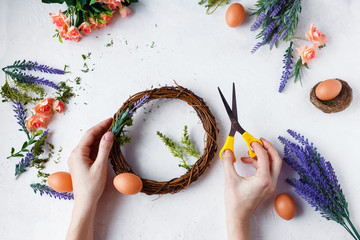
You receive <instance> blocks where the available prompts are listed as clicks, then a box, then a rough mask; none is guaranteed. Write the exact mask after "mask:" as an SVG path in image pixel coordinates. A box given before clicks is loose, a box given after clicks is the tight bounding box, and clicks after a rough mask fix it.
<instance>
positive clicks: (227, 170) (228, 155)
mask: <svg viewBox="0 0 360 240" xmlns="http://www.w3.org/2000/svg"><path fill="white" fill-rule="evenodd" d="M223 158H224V160H223V166H224V175H225V180H227V181H228V180H230V179H231V178H232V177H233V176H238V174H237V172H236V170H235V166H234V160H235V157H234V153H233V152H232V151H231V150H225V152H224V154H223Z"/></svg>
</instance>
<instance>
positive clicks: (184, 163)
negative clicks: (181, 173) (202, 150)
mask: <svg viewBox="0 0 360 240" xmlns="http://www.w3.org/2000/svg"><path fill="white" fill-rule="evenodd" d="M156 135H158V136H159V138H160V139H161V141H162V142H163V143H164V144H165V146H166V147H167V148H168V149H169V151H170V153H171V154H172V155H173V156H174V157H176V158H180V160H181V161H180V164H179V167H182V168H185V169H186V170H190V169H191V168H192V167H193V165H190V164H188V161H189V159H190V157H195V158H196V159H198V158H199V151H198V150H197V149H196V146H195V145H194V144H193V143H192V142H191V140H190V136H189V133H188V129H187V126H186V125H185V126H184V130H183V135H182V137H181V144H182V145H180V144H178V143H176V142H175V141H174V140H172V139H171V138H169V137H167V136H166V135H165V134H163V133H161V132H160V131H157V132H156Z"/></svg>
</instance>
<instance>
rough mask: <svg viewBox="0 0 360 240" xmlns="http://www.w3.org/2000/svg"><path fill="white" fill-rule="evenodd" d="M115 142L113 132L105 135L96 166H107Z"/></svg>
mask: <svg viewBox="0 0 360 240" xmlns="http://www.w3.org/2000/svg"><path fill="white" fill-rule="evenodd" d="M113 142H114V135H113V133H112V132H107V133H105V134H104V135H103V136H102V138H101V141H100V144H99V151H98V155H97V157H96V161H95V163H94V164H96V165H104V166H106V164H107V160H108V159H109V154H110V150H111V148H112V145H113Z"/></svg>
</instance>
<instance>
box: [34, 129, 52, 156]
mask: <svg viewBox="0 0 360 240" xmlns="http://www.w3.org/2000/svg"><path fill="white" fill-rule="evenodd" d="M48 136H49V134H46V135H44V136H42V137H41V138H40V139H39V140H37V142H36V143H35V145H34V147H33V155H34V156H35V157H36V156H40V155H41V154H43V153H44V149H43V147H44V145H45V142H46V139H47V138H48Z"/></svg>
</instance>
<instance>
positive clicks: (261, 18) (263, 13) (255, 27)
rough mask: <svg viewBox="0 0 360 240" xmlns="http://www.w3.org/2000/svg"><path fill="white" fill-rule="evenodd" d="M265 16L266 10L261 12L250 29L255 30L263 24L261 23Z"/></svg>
mask: <svg viewBox="0 0 360 240" xmlns="http://www.w3.org/2000/svg"><path fill="white" fill-rule="evenodd" d="M265 17H266V14H265V12H262V13H260V15H259V16H258V17H257V18H256V20H255V22H254V23H253V25H251V27H250V31H252V32H253V31H255V30H256V29H258V28H259V27H260V26H261V24H262V23H263V21H264V19H265Z"/></svg>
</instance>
